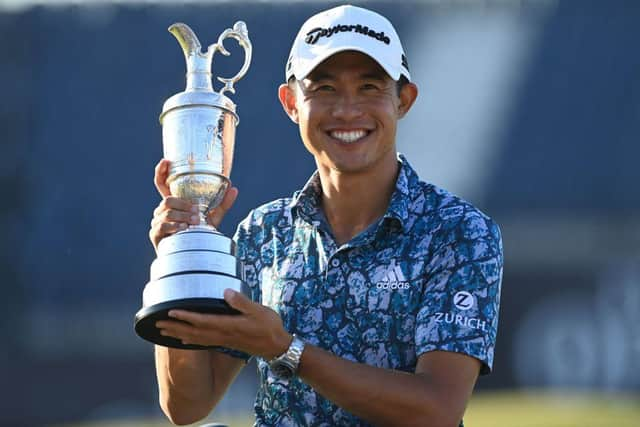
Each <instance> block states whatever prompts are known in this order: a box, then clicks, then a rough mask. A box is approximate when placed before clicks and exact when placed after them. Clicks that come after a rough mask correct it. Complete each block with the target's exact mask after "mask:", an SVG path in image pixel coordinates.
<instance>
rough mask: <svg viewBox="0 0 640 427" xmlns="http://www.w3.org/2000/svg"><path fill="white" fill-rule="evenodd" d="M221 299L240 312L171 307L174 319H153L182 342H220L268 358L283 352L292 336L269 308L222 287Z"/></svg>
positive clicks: (166, 333) (208, 344) (160, 327)
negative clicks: (220, 312) (211, 311)
mask: <svg viewBox="0 0 640 427" xmlns="http://www.w3.org/2000/svg"><path fill="white" fill-rule="evenodd" d="M224 299H225V301H226V302H227V303H228V304H229V305H230V306H231V307H233V308H235V309H236V310H238V311H239V312H240V314H237V315H226V314H203V313H195V312H192V311H185V310H171V311H169V316H170V317H171V318H173V319H175V320H161V321H158V322H156V327H158V328H159V329H160V334H161V335H166V336H170V337H174V338H177V339H179V340H181V341H182V343H183V344H197V345H203V346H211V345H216V346H222V347H227V348H231V349H234V350H240V351H243V352H245V353H248V354H251V355H253V356H260V357H263V358H264V359H266V360H271V359H273V358H274V357H277V356H279V355H281V354H282V353H284V352H285V351H286V350H287V348H289V345H290V344H291V341H292V339H293V337H292V336H291V334H289V333H288V332H287V331H286V330H285V329H284V327H283V325H282V320H281V319H280V316H279V315H278V314H277V313H276V312H275V311H273V310H272V309H270V308H268V307H265V306H263V305H261V304H257V303H255V302H253V301H251V300H249V299H248V298H247V297H245V296H244V295H242V294H241V293H239V292H235V291H233V290H231V289H226V290H225V291H224Z"/></svg>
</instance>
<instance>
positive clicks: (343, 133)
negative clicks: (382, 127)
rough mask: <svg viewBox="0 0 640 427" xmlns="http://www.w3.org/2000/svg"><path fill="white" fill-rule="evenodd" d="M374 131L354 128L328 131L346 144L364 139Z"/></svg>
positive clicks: (332, 136)
mask: <svg viewBox="0 0 640 427" xmlns="http://www.w3.org/2000/svg"><path fill="white" fill-rule="evenodd" d="M371 132H372V131H370V130H367V129H353V130H332V131H330V132H328V134H329V136H330V137H331V138H333V139H337V140H338V141H340V142H342V143H344V144H353V143H356V142H358V141H360V140H361V139H364V138H365V137H366V136H367V135H369V134H370V133H371Z"/></svg>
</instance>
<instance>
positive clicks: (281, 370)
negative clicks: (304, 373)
mask: <svg viewBox="0 0 640 427" xmlns="http://www.w3.org/2000/svg"><path fill="white" fill-rule="evenodd" d="M303 351H304V341H302V340H301V339H300V338H298V337H297V336H296V334H293V341H291V345H290V346H289V348H288V349H287V351H285V352H284V353H283V354H281V355H280V356H278V357H276V358H274V359H271V360H270V361H269V368H271V372H273V374H274V375H275V376H276V377H278V378H281V379H283V380H288V379H289V378H291V377H293V376H294V375H295V374H296V372H298V366H299V365H300V358H301V357H302V352H303Z"/></svg>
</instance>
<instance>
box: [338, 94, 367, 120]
mask: <svg viewBox="0 0 640 427" xmlns="http://www.w3.org/2000/svg"><path fill="white" fill-rule="evenodd" d="M362 114H363V111H362V103H361V102H360V99H358V96H357V95H355V94H352V93H341V94H340V96H338V97H337V99H336V102H335V104H334V105H333V109H332V115H333V117H334V118H336V119H339V120H343V121H345V122H348V121H352V120H355V119H357V118H359V117H360V116H362Z"/></svg>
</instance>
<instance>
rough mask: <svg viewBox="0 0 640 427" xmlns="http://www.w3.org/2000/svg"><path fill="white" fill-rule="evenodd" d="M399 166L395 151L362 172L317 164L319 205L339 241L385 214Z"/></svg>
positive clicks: (353, 234)
mask: <svg viewBox="0 0 640 427" xmlns="http://www.w3.org/2000/svg"><path fill="white" fill-rule="evenodd" d="M398 170H399V165H398V161H397V160H396V158H395V153H394V156H393V159H392V160H388V161H385V162H380V163H379V164H377V165H376V166H375V168H372V170H367V171H363V172H355V173H351V172H341V171H336V170H334V169H328V168H320V167H319V168H318V171H319V174H320V182H321V184H322V209H323V211H324V214H325V216H326V218H327V221H328V222H329V225H330V226H331V230H332V232H333V235H334V238H335V239H336V243H337V244H338V245H342V244H343V243H346V242H348V241H349V240H351V239H352V238H353V237H355V236H357V235H358V234H359V233H360V232H362V231H364V230H365V229H366V228H367V227H369V226H370V225H371V224H373V223H374V222H375V221H376V220H378V219H379V218H380V217H381V216H382V215H384V213H385V212H386V210H387V208H388V206H389V202H390V200H391V195H392V194H393V191H394V189H395V183H396V179H397V176H398Z"/></svg>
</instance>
